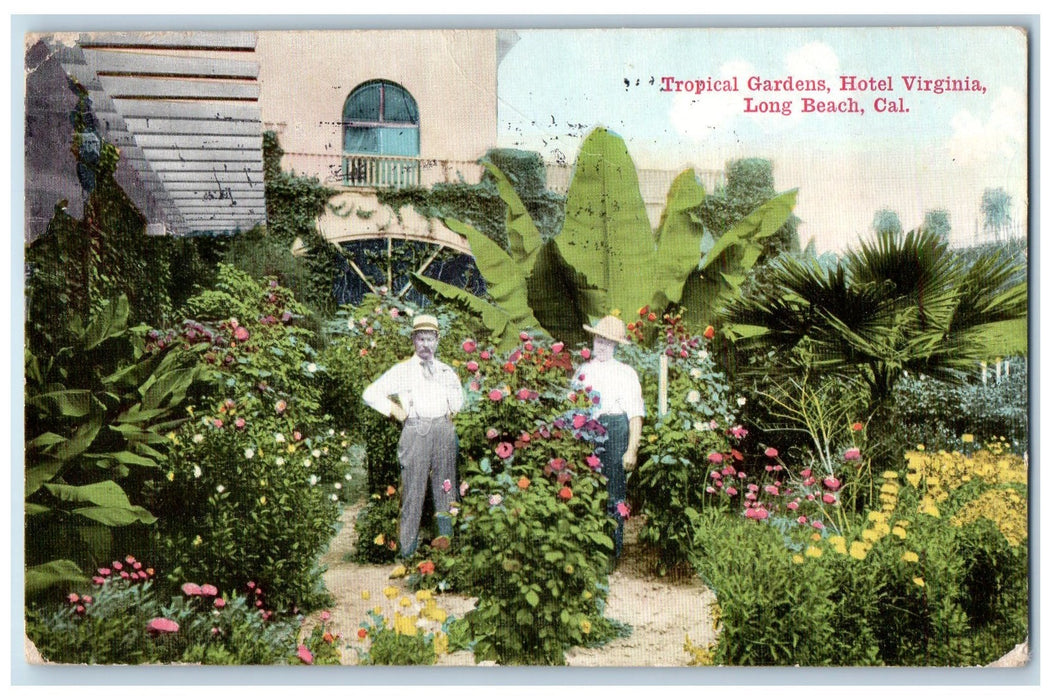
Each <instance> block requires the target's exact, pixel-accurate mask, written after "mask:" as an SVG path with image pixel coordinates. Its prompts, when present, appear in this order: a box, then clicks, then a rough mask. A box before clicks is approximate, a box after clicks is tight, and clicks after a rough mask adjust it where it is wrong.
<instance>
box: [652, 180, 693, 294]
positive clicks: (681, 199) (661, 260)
mask: <svg viewBox="0 0 1051 700" xmlns="http://www.w3.org/2000/svg"><path fill="white" fill-rule="evenodd" d="M704 197H705V192H704V186H703V185H701V182H700V180H698V179H697V174H696V173H694V171H693V170H692V169H690V170H684V171H683V172H681V173H679V175H678V176H677V177H676V178H675V181H674V182H672V184H671V189H669V190H668V202H667V204H666V205H665V207H664V213H662V214H661V221H660V224H659V225H658V226H657V234H656V237H657V286H658V288H659V289H660V291H661V292H663V293H664V296H665V298H666V299H667V300H668V301H669V302H672V303H678V302H679V300H681V299H682V288H683V285H685V284H686V280H687V278H688V277H689V276H690V273H691V272H693V271H694V270H695V269H697V264H698V261H699V260H700V257H701V240H702V238H703V236H704V227H703V226H701V225H700V224H698V223H697V222H696V221H694V220H693V218H692V217H691V216H690V212H691V211H692V210H694V209H696V208H697V207H699V206H701V204H703V203H704Z"/></svg>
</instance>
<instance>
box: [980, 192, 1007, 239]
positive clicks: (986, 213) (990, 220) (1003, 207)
mask: <svg viewBox="0 0 1051 700" xmlns="http://www.w3.org/2000/svg"><path fill="white" fill-rule="evenodd" d="M1010 225H1011V195H1009V194H1007V191H1006V190H1005V189H1004V188H1003V187H997V188H995V189H993V188H987V189H986V190H985V191H984V192H982V230H983V231H985V232H987V233H988V232H990V231H991V232H992V233H993V236H994V237H995V239H996V240H998V241H999V240H1000V234H1001V233H1003V232H1004V230H1005V229H1007V228H1008V227H1009V226H1010Z"/></svg>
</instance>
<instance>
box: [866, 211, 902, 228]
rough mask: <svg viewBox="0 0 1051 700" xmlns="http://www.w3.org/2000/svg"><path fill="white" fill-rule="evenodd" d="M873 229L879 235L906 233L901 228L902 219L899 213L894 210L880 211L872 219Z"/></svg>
mask: <svg viewBox="0 0 1051 700" xmlns="http://www.w3.org/2000/svg"><path fill="white" fill-rule="evenodd" d="M872 228H873V229H874V230H875V231H876V233H877V234H884V233H893V234H900V233H902V232H903V231H904V229H903V228H902V227H901V219H900V218H899V217H898V212H896V211H894V210H893V209H880V210H879V211H877V212H876V215H875V216H874V217H872Z"/></svg>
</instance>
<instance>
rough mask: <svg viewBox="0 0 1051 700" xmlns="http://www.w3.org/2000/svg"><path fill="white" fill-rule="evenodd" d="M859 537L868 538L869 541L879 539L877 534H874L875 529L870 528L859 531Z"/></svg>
mask: <svg viewBox="0 0 1051 700" xmlns="http://www.w3.org/2000/svg"><path fill="white" fill-rule="evenodd" d="M861 539H863V540H868V541H869V542H875V541H876V540H878V539H879V535H877V534H876V531H875V530H873V529H871V528H865V529H864V530H862V531H861Z"/></svg>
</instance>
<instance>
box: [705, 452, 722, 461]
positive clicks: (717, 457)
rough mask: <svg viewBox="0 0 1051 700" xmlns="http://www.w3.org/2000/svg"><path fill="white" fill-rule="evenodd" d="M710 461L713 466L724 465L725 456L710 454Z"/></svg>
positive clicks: (715, 453) (716, 453) (717, 453)
mask: <svg viewBox="0 0 1051 700" xmlns="http://www.w3.org/2000/svg"><path fill="white" fill-rule="evenodd" d="M708 461H709V462H711V463H712V464H722V463H723V455H722V453H720V452H710V453H709V454H708Z"/></svg>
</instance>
